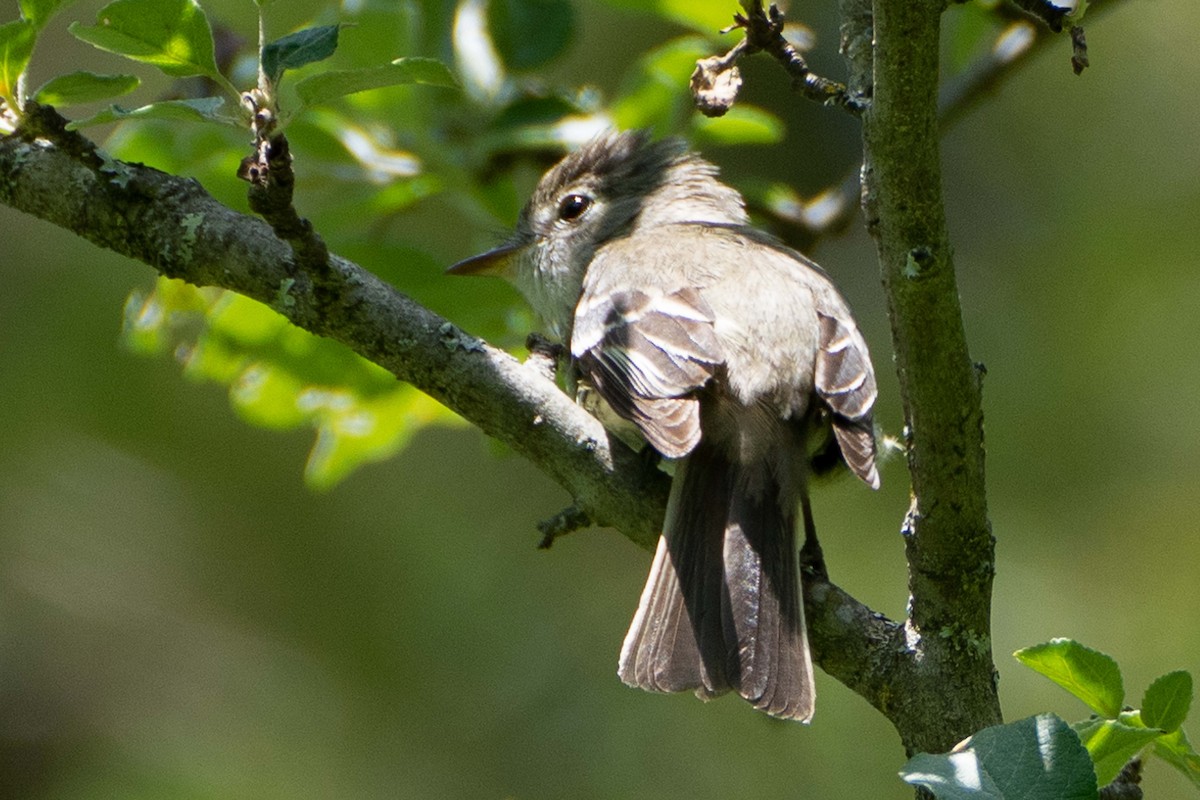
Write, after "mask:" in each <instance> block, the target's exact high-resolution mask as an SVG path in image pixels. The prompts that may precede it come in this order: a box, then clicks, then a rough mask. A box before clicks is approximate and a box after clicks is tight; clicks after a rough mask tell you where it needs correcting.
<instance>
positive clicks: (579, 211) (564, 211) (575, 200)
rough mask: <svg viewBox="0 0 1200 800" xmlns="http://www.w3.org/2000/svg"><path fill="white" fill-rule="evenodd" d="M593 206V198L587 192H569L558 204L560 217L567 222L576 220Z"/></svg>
mask: <svg viewBox="0 0 1200 800" xmlns="http://www.w3.org/2000/svg"><path fill="white" fill-rule="evenodd" d="M591 207H592V198H590V197H588V196H587V195H585V194H569V195H567V196H566V197H564V198H563V199H562V202H561V203H559V204H558V218H559V219H561V220H564V221H566V222H574V221H575V220H577V219H579V218H580V217H582V216H583V212H585V211H587V210H588V209H589V208H591Z"/></svg>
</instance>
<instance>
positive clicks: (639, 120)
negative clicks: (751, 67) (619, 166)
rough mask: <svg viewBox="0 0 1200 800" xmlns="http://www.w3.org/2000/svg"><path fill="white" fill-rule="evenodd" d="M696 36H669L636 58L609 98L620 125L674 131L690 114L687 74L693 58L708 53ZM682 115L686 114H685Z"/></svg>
mask: <svg viewBox="0 0 1200 800" xmlns="http://www.w3.org/2000/svg"><path fill="white" fill-rule="evenodd" d="M711 51H712V48H711V47H710V46H709V44H708V43H707V42H706V41H705V40H704V39H701V38H700V37H698V36H684V37H681V38H678V39H672V40H671V41H669V42H667V43H666V44H664V45H662V46H661V47H658V48H655V49H654V50H651V51H650V52H649V53H647V54H646V55H644V56H643V57H642V58H641V59H639V60H638V62H637V64H636V65H635V66H634V68H633V69H632V70H631V71H630V75H629V76H628V77H627V78H626V79H625V81H624V82H623V84H622V89H621V92H620V94H619V95H618V97H617V98H616V100H614V101H613V104H612V107H611V113H612V116H613V120H614V121H615V122H616V124H617V126H618V127H620V128H625V129H628V128H649V129H651V130H653V131H654V132H655V133H656V134H658V135H660V136H662V135H666V134H668V133H674V132H676V126H677V125H678V123H679V121H681V120H683V119H686V118H688V117H690V116H691V109H692V95H691V91H690V90H689V89H688V78H689V76H690V75H691V74H692V71H693V70H694V69H695V68H696V59H699V58H704V57H705V56H708V55H711V54H712V52H711ZM685 115H686V116H685Z"/></svg>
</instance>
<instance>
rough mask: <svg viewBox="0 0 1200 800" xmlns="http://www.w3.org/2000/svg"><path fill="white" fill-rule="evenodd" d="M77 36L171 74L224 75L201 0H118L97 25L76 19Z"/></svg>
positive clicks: (220, 78) (218, 77)
mask: <svg viewBox="0 0 1200 800" xmlns="http://www.w3.org/2000/svg"><path fill="white" fill-rule="evenodd" d="M69 30H70V31H71V33H73V34H74V35H75V36H76V37H77V38H79V39H82V40H83V41H85V42H87V43H88V44H90V45H93V46H95V47H98V48H100V49H101V50H107V51H108V52H110V53H117V54H118V55H122V56H125V57H126V58H131V59H133V60H134V61H141V62H144V63H146V64H153V65H154V66H156V67H158V68H159V69H161V70H162V71H163V72H165V73H167V74H168V75H173V76H175V77H187V76H190V75H204V76H205V77H208V78H212V79H213V80H217V81H223V80H224V79H223V76H222V75H221V73H220V71H219V70H218V69H217V62H216V58H215V56H214V55H213V37H212V29H211V28H209V25H208V17H206V16H205V15H204V11H203V10H202V9H201V8H200V6H199V4H197V3H196V0H115V2H112V3H109V4H108V5H106V6H105V7H104V8H102V9H100V12H99V13H98V14H97V15H96V24H95V25H94V26H92V27H88V26H86V25H80V24H79V23H78V22H74V23H72V24H71V26H70V28H69Z"/></svg>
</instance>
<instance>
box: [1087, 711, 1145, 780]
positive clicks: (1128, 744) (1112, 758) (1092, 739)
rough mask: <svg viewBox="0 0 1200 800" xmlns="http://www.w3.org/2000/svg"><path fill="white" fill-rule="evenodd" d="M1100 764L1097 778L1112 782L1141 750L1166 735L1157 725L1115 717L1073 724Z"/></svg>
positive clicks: (1097, 765)
mask: <svg viewBox="0 0 1200 800" xmlns="http://www.w3.org/2000/svg"><path fill="white" fill-rule="evenodd" d="M1071 727H1072V728H1074V729H1075V732H1076V733H1078V734H1079V740H1080V741H1081V742H1083V746H1084V747H1086V748H1087V751H1088V753H1089V754H1090V755H1091V757H1092V762H1093V763H1094V764H1095V765H1096V782H1097V783H1098V784H1099V785H1100V786H1106V785H1108V784H1110V783H1112V781H1113V779H1114V778H1116V777H1117V773H1119V772H1120V771H1121V768H1122V767H1124V766H1125V764H1126V763H1128V762H1129V759H1131V758H1133V757H1134V756H1135V755H1137V753H1138V751H1139V750H1141V749H1142V748H1143V747H1145V746H1146V745H1148V744H1150V742H1153V741H1154V740H1155V739H1157V738H1158V737H1159V736H1161V735H1162V731H1161V730H1158V729H1157V728H1141V727H1134V726H1131V725H1123V724H1122V723H1120V722H1117V721H1116V720H1112V719H1088V720H1084V721H1083V722H1078V723H1076V724H1075V725H1072V726H1071Z"/></svg>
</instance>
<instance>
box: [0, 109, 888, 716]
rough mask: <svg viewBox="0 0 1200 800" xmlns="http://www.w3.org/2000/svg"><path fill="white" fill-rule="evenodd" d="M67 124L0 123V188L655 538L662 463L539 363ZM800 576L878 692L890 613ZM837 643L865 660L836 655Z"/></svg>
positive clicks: (884, 683)
mask: <svg viewBox="0 0 1200 800" xmlns="http://www.w3.org/2000/svg"><path fill="white" fill-rule="evenodd" d="M64 123H65V120H63V119H62V118H61V117H59V116H58V114H57V113H55V112H54V111H53V109H50V108H38V107H34V106H32V105H31V108H30V109H29V111H28V117H27V118H26V120H25V122H24V124H23V127H22V129H21V130H19V131H18V132H17V133H16V134H13V135H11V136H7V137H0V203H3V204H5V205H8V206H11V207H12V208H15V209H17V210H19V211H24V212H26V213H28V214H32V215H33V216H36V217H39V218H41V219H44V220H46V221H48V222H50V223H52V224H54V225H57V226H59V227H60V228H63V229H64V230H67V231H71V232H73V233H75V234H77V235H79V236H81V237H83V238H85V239H87V240H89V241H91V242H93V243H94V244H96V245H98V246H100V247H103V248H106V249H108V250H112V251H114V252H116V253H120V254H122V255H125V256H128V257H130V258H133V259H136V260H138V261H142V262H144V263H146V264H148V265H149V266H151V267H152V268H154V269H155V270H156V271H157V272H159V273H160V274H162V275H165V276H168V277H172V278H180V279H183V280H186V281H188V282H190V283H193V284H196V285H200V286H217V287H221V288H224V289H228V290H231V291H235V292H238V293H240V294H244V295H246V296H247V297H251V298H254V299H255V300H258V301H260V302H262V303H265V304H267V305H269V306H271V307H272V308H274V309H275V310H276V311H278V312H279V313H280V314H283V315H284V316H286V317H287V318H288V319H289V320H290V321H291V322H292V323H294V324H295V325H297V326H299V327H301V328H304V329H305V330H308V331H311V332H313V333H316V334H318V335H321V336H326V337H328V338H331V339H334V340H337V341H339V342H342V343H343V344H345V345H346V346H348V347H349V348H350V349H352V350H353V351H355V352H356V353H358V354H359V355H361V356H363V357H364V358H367V359H369V360H371V361H373V362H375V363H376V364H379V365H380V366H382V367H384V368H386V369H388V370H389V371H391V372H392V373H393V374H394V375H395V376H396V377H397V378H399V379H401V380H404V381H407V382H409V383H411V384H413V385H414V386H416V387H417V388H419V389H421V390H422V391H424V392H426V393H427V394H429V395H430V396H432V397H434V398H435V399H437V400H438V401H440V402H442V403H443V404H445V405H446V406H447V407H449V408H451V409H453V410H454V411H456V412H457V413H458V414H460V415H461V416H463V417H464V418H466V419H467V420H469V421H470V422H472V423H473V424H475V425H476V426H478V427H479V428H480V429H481V430H482V431H483V432H484V433H486V434H488V435H489V436H493V437H495V438H496V439H498V440H500V441H502V442H504V443H505V444H507V445H509V446H510V447H512V448H513V449H514V450H516V451H517V452H519V453H521V454H522V455H523V456H525V457H526V458H528V459H529V460H530V461H531V462H532V463H534V464H535V465H536V466H537V467H539V468H540V469H541V470H543V471H544V472H546V473H547V474H548V475H549V476H550V477H551V478H552V479H554V480H555V481H556V482H557V483H559V484H560V485H561V486H563V487H564V488H565V489H566V490H567V491H568V492H570V494H571V495H572V497H573V498H574V501H575V508H576V511H577V512H579V513H581V514H586V516H587V517H588V518H589V519H591V520H594V521H596V522H597V523H599V524H602V525H607V526H611V527H613V528H616V529H618V530H619V531H621V532H622V533H623V534H624V535H625V536H627V537H628V538H629V539H631V540H632V541H634V542H635V543H637V544H639V545H640V546H642V547H644V548H646V549H653V546H654V543H655V542H656V540H657V538H658V534H659V523H660V521H661V519H662V516H663V512H664V510H665V508H666V499H667V492H668V489H669V481H668V478H667V477H666V476H665V475H664V474H663V473H661V472H660V471H658V470H657V469H656V468H655V467H654V466H653V465H651V463H650V462H649V461H648V460H647V459H645V458H642V457H641V456H640V455H638V454H636V453H634V452H632V451H631V450H629V449H628V448H626V447H625V446H624V445H622V444H621V443H620V442H619V441H617V440H615V439H610V438H609V436H608V434H607V433H606V432H605V430H604V428H603V426H602V425H601V424H600V423H599V422H598V421H597V420H596V419H595V418H593V417H592V416H591V415H589V414H588V413H587V412H586V411H584V410H583V409H582V408H580V407H579V406H577V405H576V404H575V403H574V402H572V401H571V400H570V399H569V398H568V397H567V396H566V395H565V394H563V393H562V391H560V390H559V388H558V387H557V386H556V385H555V384H554V383H553V382H552V381H551V380H550V379H549V378H548V377H547V376H546V375H545V371H544V370H539V369H538V368H536V366H534V365H531V364H521V363H519V362H518V361H517V360H516V359H514V358H513V357H512V356H510V355H509V354H507V353H505V352H503V351H502V350H498V349H496V348H494V347H491V346H490V345H488V344H487V343H485V342H483V341H481V340H479V339H477V338H475V337H473V336H470V335H469V334H467V333H465V332H463V331H462V330H460V329H458V328H457V327H455V326H454V325H453V324H452V323H450V322H449V321H447V320H445V319H443V318H442V317H439V316H438V315H436V314H434V313H433V312H431V311H429V310H428V309H426V308H424V307H422V306H420V305H418V304H417V303H416V302H414V301H413V300H411V299H410V298H408V297H406V296H404V295H403V294H401V293H400V292H398V291H397V290H396V289H395V288H393V287H392V286H390V285H388V284H386V283H384V282H383V281H381V280H380V279H379V278H377V277H376V276H375V275H373V274H371V273H370V272H368V271H367V270H365V269H363V268H362V267H360V266H358V265H357V264H354V263H352V262H350V261H348V260H346V259H344V258H340V257H338V256H336V255H332V254H331V255H330V256H329V258H328V265H327V266H313V265H312V264H311V263H304V262H303V261H300V260H299V259H298V258H297V257H296V255H295V253H294V252H293V248H292V247H291V246H290V245H289V244H288V243H287V242H284V241H282V240H280V239H279V238H277V237H276V236H275V234H274V233H273V232H272V230H271V228H270V226H268V225H267V224H266V223H265V222H263V221H262V220H260V219H257V218H255V217H250V216H247V215H245V214H239V213H237V212H235V211H233V210H232V209H229V208H227V207H225V206H223V205H221V204H220V203H218V202H217V201H216V200H215V199H213V198H212V197H211V196H210V195H209V194H208V193H206V192H205V191H204V190H203V189H202V188H201V187H200V186H199V185H198V184H197V183H196V182H195V181H193V180H188V179H184V178H179V177H176V176H172V175H167V174H165V173H163V172H160V171H158V170H155V169H152V168H149V167H145V166H142V165H139V164H127V163H124V162H120V161H114V160H112V159H109V158H108V157H106V156H104V155H102V154H101V153H100V152H99V151H97V150H96V148H95V146H94V145H93V144H92V143H91V142H90V141H88V140H87V139H84V138H83V137H82V136H80V135H78V134H76V133H71V132H67V131H66V130H65V129H64V128H63V125H64ZM328 273H332V275H330V274H328ZM465 491H467V489H466V488H464V492H465ZM576 517H577V515H576ZM570 524H573V523H572V522H571V520H569V519H567V520H565V521H564V526H568V525H570ZM809 584H810V585H809V586H807V587H806V589H807V591H806V595H807V597H806V600H807V608H808V613H809V615H810V617H811V618H812V620H813V621H812V623H811V624H810V635H811V637H812V643H813V647H814V651H815V652H816V654H817V656H818V659H819V660H820V659H822V658H823V657H824V658H825V659H826V660H823V661H822V663H823V664H824V665H825V666H826V671H828V672H830V674H832V675H833V676H834V677H835V678H837V679H839V680H841V681H842V682H843V683H845V684H846V685H847V686H850V687H851V688H852V689H854V690H855V691H858V692H860V693H864V694H863V696H864V697H866V699H867V700H868V701H869V702H871V703H873V704H875V705H879V704H880V703H881V702H884V700H883V699H882V698H881V694H880V693H881V692H883V691H884V690H885V689H886V688H887V687H889V686H890V685H891V682H893V681H895V679H896V675H895V674H894V673H893V674H884V672H883V670H884V669H885V668H890V667H891V665H892V662H893V661H894V654H895V653H896V652H897V639H896V637H897V636H898V631H899V627H898V626H897V625H896V623H892V622H889V621H888V620H886V619H884V618H883V617H882V616H880V615H878V614H875V613H874V612H872V611H871V610H870V609H869V608H867V607H866V606H864V605H862V604H861V603H859V602H858V601H857V600H855V599H854V598H852V597H850V596H849V595H848V594H846V593H845V592H843V591H841V590H840V589H838V588H837V587H836V586H834V585H833V584H831V583H829V582H828V581H827V580H813V581H809ZM843 649H848V652H854V653H856V654H858V655H860V656H861V659H859V658H856V659H853V660H846V659H844V658H842V657H841V656H838V655H837V653H839V652H841V651H842V650H843ZM864 665H868V666H864Z"/></svg>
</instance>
